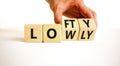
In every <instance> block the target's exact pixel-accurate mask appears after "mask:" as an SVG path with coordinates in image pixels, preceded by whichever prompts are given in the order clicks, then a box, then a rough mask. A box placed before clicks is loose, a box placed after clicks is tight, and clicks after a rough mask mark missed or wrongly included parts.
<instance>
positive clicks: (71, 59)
mask: <svg viewBox="0 0 120 66" xmlns="http://www.w3.org/2000/svg"><path fill="white" fill-rule="evenodd" d="M84 1H85V3H86V5H87V6H89V7H90V8H91V9H93V10H94V11H95V12H96V13H97V18H98V29H97V33H96V36H95V40H94V41H62V42H61V43H53V44H52V43H26V42H24V41H23V39H24V24H54V20H53V19H54V17H53V13H52V11H51V10H50V8H49V5H48V3H46V2H45V1H44V0H0V66H120V35H119V34H120V26H119V24H120V22H119V19H120V13H119V12H120V9H119V6H120V5H119V0H84Z"/></svg>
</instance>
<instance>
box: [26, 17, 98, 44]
mask: <svg viewBox="0 0 120 66" xmlns="http://www.w3.org/2000/svg"><path fill="white" fill-rule="evenodd" d="M24 32H25V34H24V36H25V41H26V42H61V40H70V41H72V40H93V39H94V35H95V32H96V24H95V22H94V20H92V19H63V20H62V25H61V24H43V25H41V24H26V25H25V27H24Z"/></svg>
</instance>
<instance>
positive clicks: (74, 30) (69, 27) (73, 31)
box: [62, 18, 79, 40]
mask: <svg viewBox="0 0 120 66" xmlns="http://www.w3.org/2000/svg"><path fill="white" fill-rule="evenodd" d="M78 32H79V25H78V22H77V19H71V18H66V19H63V20H62V39H63V40H78Z"/></svg>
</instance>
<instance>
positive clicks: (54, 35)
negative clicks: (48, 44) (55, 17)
mask: <svg viewBox="0 0 120 66" xmlns="http://www.w3.org/2000/svg"><path fill="white" fill-rule="evenodd" d="M51 31H53V32H54V34H53V33H52V34H53V36H51V33H50V32H51ZM56 35H57V32H56V30H55V29H54V28H50V29H49V30H48V31H47V36H48V37H49V38H51V39H54V38H55V37H56Z"/></svg>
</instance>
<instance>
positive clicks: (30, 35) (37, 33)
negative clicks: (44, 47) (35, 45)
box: [24, 24, 42, 42]
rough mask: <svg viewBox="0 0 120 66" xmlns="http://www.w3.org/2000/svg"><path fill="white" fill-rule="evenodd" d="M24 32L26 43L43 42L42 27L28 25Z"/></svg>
mask: <svg viewBox="0 0 120 66" xmlns="http://www.w3.org/2000/svg"><path fill="white" fill-rule="evenodd" d="M24 32H25V34H24V37H25V41H26V42H42V25H39V24H26V25H25V26H24Z"/></svg>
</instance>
